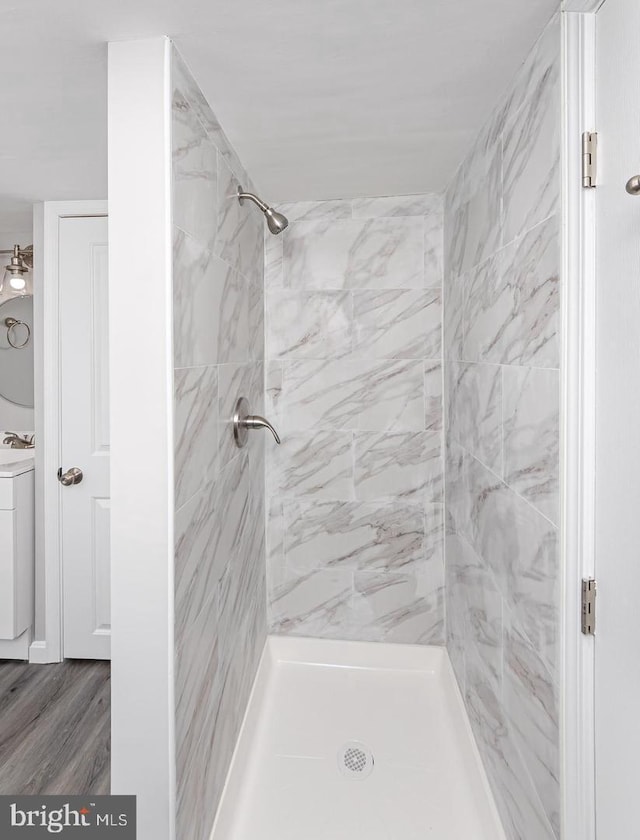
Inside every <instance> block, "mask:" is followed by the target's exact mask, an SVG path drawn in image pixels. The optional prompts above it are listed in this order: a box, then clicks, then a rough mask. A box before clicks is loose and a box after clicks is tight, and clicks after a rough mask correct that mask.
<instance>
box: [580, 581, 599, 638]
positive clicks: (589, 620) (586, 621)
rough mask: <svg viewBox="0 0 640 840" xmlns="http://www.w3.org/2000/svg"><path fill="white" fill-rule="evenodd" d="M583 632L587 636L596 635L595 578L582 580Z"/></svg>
mask: <svg viewBox="0 0 640 840" xmlns="http://www.w3.org/2000/svg"><path fill="white" fill-rule="evenodd" d="M582 632H583V633H584V634H585V636H595V634H596V581H595V578H582Z"/></svg>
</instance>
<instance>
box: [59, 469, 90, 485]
mask: <svg viewBox="0 0 640 840" xmlns="http://www.w3.org/2000/svg"><path fill="white" fill-rule="evenodd" d="M83 478H84V475H83V473H82V470H81V469H80V468H79V467H71V469H69V470H67V471H66V472H65V473H63V472H62V467H60V469H59V470H58V481H59V482H60V484H62V485H64V486H65V487H71V485H72V484H80V482H81V481H82V479H83Z"/></svg>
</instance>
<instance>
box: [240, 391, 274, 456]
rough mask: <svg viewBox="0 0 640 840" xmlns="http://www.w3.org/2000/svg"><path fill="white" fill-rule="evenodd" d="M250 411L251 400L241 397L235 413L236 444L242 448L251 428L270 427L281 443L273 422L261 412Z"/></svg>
mask: <svg viewBox="0 0 640 840" xmlns="http://www.w3.org/2000/svg"><path fill="white" fill-rule="evenodd" d="M250 411H251V409H250V408H249V401H248V400H247V399H246V397H240V399H239V400H238V402H237V403H236V410H235V412H234V415H233V437H234V440H235V442H236V446H238V447H239V448H240V449H242V447H243V446H244V445H245V444H246V442H247V438H248V436H249V430H250V429H269V431H270V432H271V434H272V435H273V436H274V438H275V441H276V443H280V438H279V436H278V433H277V432H276V430H275V429H274V428H273V426H272V425H271V423H270V422H269V421H268V420H265V418H264V417H260V415H259V414H250Z"/></svg>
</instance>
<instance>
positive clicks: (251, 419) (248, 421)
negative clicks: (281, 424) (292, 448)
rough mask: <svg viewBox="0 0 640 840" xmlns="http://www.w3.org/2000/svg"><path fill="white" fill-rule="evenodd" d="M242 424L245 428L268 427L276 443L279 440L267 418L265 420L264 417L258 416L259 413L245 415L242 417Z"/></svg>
mask: <svg viewBox="0 0 640 840" xmlns="http://www.w3.org/2000/svg"><path fill="white" fill-rule="evenodd" d="M244 425H245V426H246V427H247V429H269V431H270V432H271V434H272V435H273V436H274V438H275V439H276V443H280V442H281V441H280V438H279V436H278V433H277V432H276V430H275V429H274V428H273V426H272V425H271V423H270V422H269V421H268V420H265V418H264V417H260V415H259V414H247V416H246V417H245V418H244Z"/></svg>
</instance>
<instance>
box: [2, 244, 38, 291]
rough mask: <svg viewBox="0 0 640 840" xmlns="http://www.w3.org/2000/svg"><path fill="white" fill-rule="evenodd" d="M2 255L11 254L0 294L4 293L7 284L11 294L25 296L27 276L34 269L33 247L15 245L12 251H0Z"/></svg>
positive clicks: (5, 268)
mask: <svg viewBox="0 0 640 840" xmlns="http://www.w3.org/2000/svg"><path fill="white" fill-rule="evenodd" d="M0 254H11V259H10V260H9V263H8V264H7V265H6V266H5V267H4V276H3V279H2V282H0V292H2V291H4V288H5V283H7V284H8V286H9V288H8V291H9V292H10V293H14V294H24V293H25V290H26V288H27V280H26V277H25V275H26V274H28V272H29V270H30V269H31V268H32V267H33V245H29V246H28V247H27V248H21V247H20V246H19V245H14V246H13V248H12V249H10V250H5V251H0Z"/></svg>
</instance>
